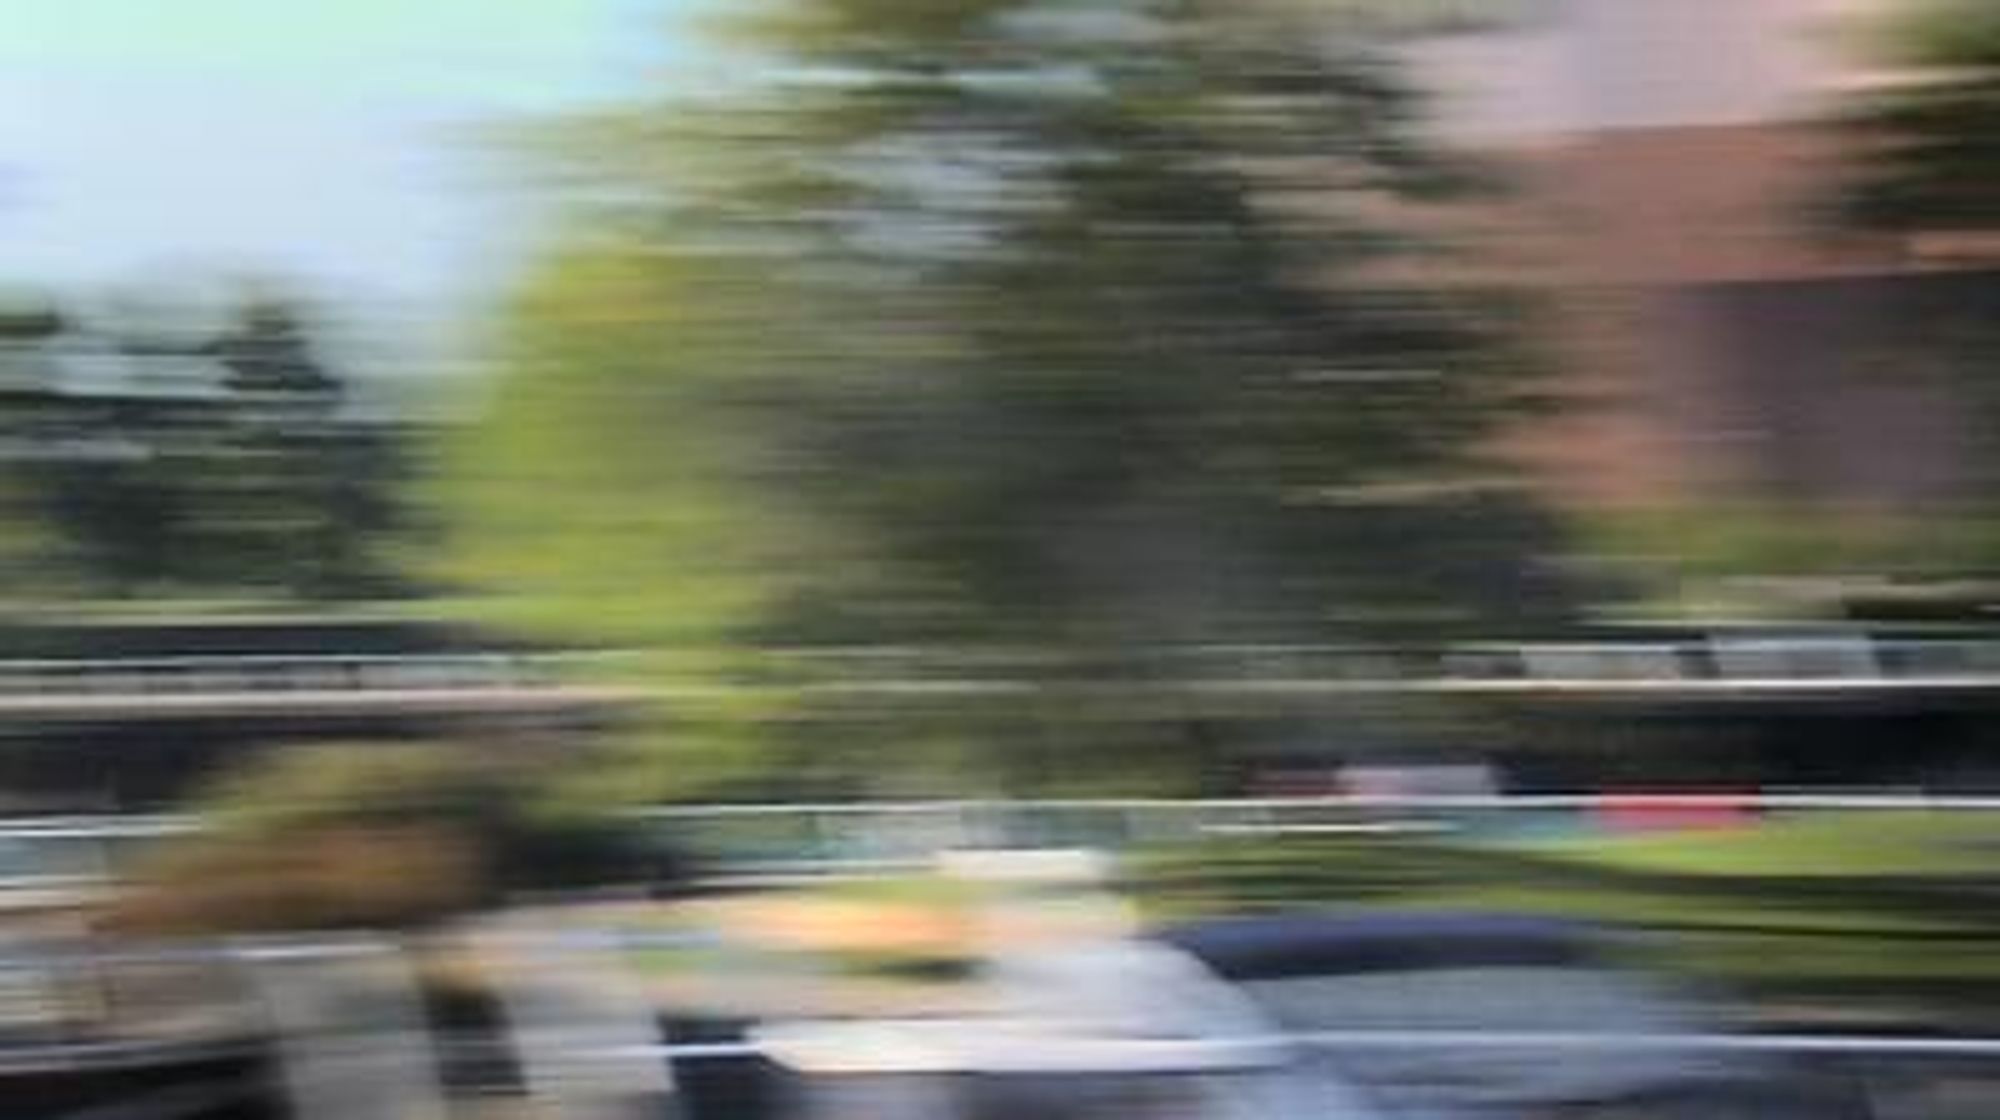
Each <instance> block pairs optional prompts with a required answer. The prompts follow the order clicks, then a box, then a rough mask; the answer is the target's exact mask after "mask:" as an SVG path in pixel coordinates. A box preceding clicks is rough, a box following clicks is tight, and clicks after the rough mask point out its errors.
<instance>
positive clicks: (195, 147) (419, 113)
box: [0, 0, 699, 316]
mask: <svg viewBox="0 0 2000 1120" xmlns="http://www.w3.org/2000/svg"><path fill="white" fill-rule="evenodd" d="M693 3H694V0H0V282H13V283H28V284H37V285H51V286H55V287H57V288H59V289H64V290H70V291H75V290H78V289H87V288H89V287H92V286H95V285H100V284H103V283H108V282H116V281H119V280H121V279H127V278H132V277H140V276H145V275H149V274H157V275H169V274H172V273H173V272H175V271H179V270H183V269H186V268H189V267H193V268H197V269H200V268H256V269H275V270H279V271H283V272H288V273H292V274H297V275H302V276H305V277H309V278H311V279H313V280H316V281H318V282H321V283H323V284H326V285H328V286H329V288H330V289H332V290H345V291H348V292H351V293H353V294H354V295H355V296H356V297H358V298H360V299H361V300H362V301H363V302H365V303H368V304H371V305H376V306H380V307H395V308H403V309H407V310H408V311H409V312H410V313H411V314H414V315H423V316H450V315H456V314H462V313H463V311H464V309H465V308H466V306H467V305H468V304H469V303H470V302H472V301H473V300H475V299H476V297H477V295H478V294H479V292H480V290H481V288H482V285H484V284H487V283H490V280H491V278H492V277H494V276H495V275H497V274H500V273H501V272H503V271H504V269H505V267H506V266H507V264H508V263H509V261H510V260H511V259H512V256H513V254H515V253H517V252H518V247H519V245H520V239H521V236H522V235H523V232H524V231H523V230H522V229H521V226H522V219H523V212H522V210H521V209H520V207H519V206H518V205H516V204H514V201H513V200H512V199H510V196H509V192H507V191H506V190H504V189H502V187H501V185H500V184H501V182H502V178H501V176H500V174H499V169H498V167H497V166H496V165H495V163H496V161H494V160H493V159H492V157H491V156H490V155H483V154H482V153H481V151H480V148H479V146H478V145H477V144H476V143H474V142H472V141H470V140H469V139H468V136H467V134H468V133H469V132H471V131H472V130H473V129H474V127H475V126H477V125H480V124H481V123H482V122H485V123H491V122H498V121H504V120H507V119H510V118H517V117H520V116H522V115H525V114H531V113H537V112H544V111H552V110H560V109H562V108H564V107H568V106H574V105H579V104H585V103H588V102H590V101H592V100H593V99H598V98H604V97H613V96H616V95H618V94H619V93H621V92H623V91H627V90H630V89H633V88H636V87H639V86H641V85H643V84H644V83H647V82H649V81H657V80H659V78H660V76H661V74H662V73H663V72H664V73H673V72H684V71H685V70H686V69H687V68H688V67H689V66H690V65H691V64H692V63H691V60H693V59H696V58H698V57H699V55H698V54H697V53H696V52H695V51H694V49H693V48H692V46H691V44H690V41H689V39H690V37H689V35H688V34H687V31H686V28H685V26H684V25H685V24H686V23H687V22H688V20H687V16H688V15H689V14H690V12H691V9H692V6H693Z"/></svg>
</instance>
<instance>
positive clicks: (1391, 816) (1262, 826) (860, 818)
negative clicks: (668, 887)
mask: <svg viewBox="0 0 2000 1120" xmlns="http://www.w3.org/2000/svg"><path fill="white" fill-rule="evenodd" d="M1605 810H1616V811H1619V812H1624V813H1633V812H1637V813H1640V814H1644V813H1646V812H1649V811H1650V812H1658V813H1661V814H1676V813H1695V814H1700V813H1738V814H1744V815H1746V816H1750V815H1771V814H1780V815H1782V814H1797V813H1819V812H1847V813H1908V812H1928V813H1951V814H1965V813H2000V797H1970V796H1952V795H1937V794H1927V793H1915V792H1907V793H1898V792H1888V793H1882V792H1866V793H1784V792H1776V793H1749V792H1746V793H1663V794H1631V793H1620V794H1599V793H1558V794H1432V795H1348V796H1337V797H1292V798H1219V799H1208V800H1177V799H1163V798H1100V799H1078V800H1062V799H1041V800H1017V801H1004V800H990V799H965V800H952V801H848V802H823V803H764V804H734V805H730V804H723V805H669V806H660V807H656V808H652V809H644V810H639V811H638V812H636V813H634V814H632V817H633V819H634V821H635V822H636V823H637V824H639V825H640V826H641V827H652V828H657V829H659V830H661V832H662V834H663V839H665V840H666V841H667V842H668V843H670V844H672V845H675V846H678V847H680V848H681V849H683V850H687V851H691V852H692V853H694V854H696V855H697V856H699V857H703V859H704V861H705V862H706V863H708V865H709V866H710V867H711V868H712V869H713V871H714V873H715V874H717V875H718V876H721V877H724V878H728V879H750V880H759V881H761V880H764V879H770V878H783V879H811V878H821V877H825V876H827V875H839V874H871V873H873V874H879V873H884V872H896V871H907V870H911V869H913V868H916V867H921V866H923V865H924V862H923V861H924V860H926V859H928V858H929V857H930V856H932V855H934V854H935V853H937V852H940V851H945V850H950V849H953V848H968V847H1048V846H1074V845H1078V844H1083V845H1087V846H1092V847H1104V848H1120V847H1128V846H1138V845H1144V844H1147V843H1155V842H1161V841H1168V842H1172V841H1187V840H1199V839H1202V838H1207V837H1227V836H1257V835H1325V834H1364V833H1365V834H1381V833H1384V832H1392V833H1412V834H1414V833H1437V832H1447V831H1451V830H1454V829H1458V828H1462V827H1474V826H1477V825H1480V824H1484V823H1490V822H1495V821H1500V822H1505V821H1508V820H1512V819H1516V818H1522V817H1529V816H1536V815H1540V816H1564V817H1570V816H1581V815H1589V814H1593V813H1597V812H1601V811H1605ZM200 827H201V825H200V822H199V821H198V820H197V819H196V818H194V817H191V816H144V817H118V816H106V817H89V816H85V817H77V816H70V817H48V818H16V819H12V820H7V819H0V897H4V896H5V893H6V892H8V891H22V890H37V891H49V890H55V889H59V888H62V889H71V888H73V889H78V890H86V889H89V888H90V887H92V886H93V885H101V884H102V883H104V882H106V881H108V880H110V879H113V878H115V876H116V872H117V868H118V866H119V864H120V863H121V862H122V859H123V857H124V855H125V854H126V853H128V852H130V851H133V850H136V849H138V848H141V847H143V846H144V845H146V844H148V843H151V842H154V841H157V840H160V839H163V838H168V837H172V836H176V835H183V834H186V833H189V832H194V831H198V830H199V829H200Z"/></svg>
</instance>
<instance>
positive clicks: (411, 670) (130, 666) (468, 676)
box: [0, 653, 593, 698]
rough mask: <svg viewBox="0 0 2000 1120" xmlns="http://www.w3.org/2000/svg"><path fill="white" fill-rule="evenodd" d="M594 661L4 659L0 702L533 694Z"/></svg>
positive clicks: (559, 657)
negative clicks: (416, 692) (428, 692)
mask: <svg viewBox="0 0 2000 1120" xmlns="http://www.w3.org/2000/svg"><path fill="white" fill-rule="evenodd" d="M590 660H593V658H592V657H591V656H590V655H578V654H522V653H453V654H421V655H379V654H370V655H344V654H324V655H322V654H312V655H260V656H212V655H203V656H191V657H146V658H108V659H55V658H49V659H7V660H0V698H5V697H15V696H49V695H77V696H131V695H142V696H144V695H205V694H214V693H241V692H343V691H365V690H378V689H382V690H388V689H393V690H412V689H460V688H531V687H537V686H546V685H555V684H560V683H562V682H563V681H564V680H565V679H567V678H570V677H574V676H575V675H576V674H575V670H576V668H577V667H578V666H579V665H580V664H583V663H587V662H588V661H590Z"/></svg>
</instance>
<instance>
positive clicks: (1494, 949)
mask: <svg viewBox="0 0 2000 1120" xmlns="http://www.w3.org/2000/svg"><path fill="white" fill-rule="evenodd" d="M1160 937H1161V939H1162V940H1163V941H1164V942H1165V943H1166V944H1168V945H1170V946H1172V947H1174V948H1175V949H1177V950H1179V951H1180V952H1182V953H1185V954H1187V955H1189V956H1191V957H1193V958H1194V959H1196V960H1198V961H1199V962H1200V963H1201V964H1202V965H1204V966H1205V967H1206V968H1207V970H1208V971H1209V972H1210V973H1212V974H1214V975H1215V976H1217V977H1219V978H1221V979H1222V980H1224V981H1226V982H1228V983H1229V984H1230V985H1232V986H1234V987H1235V988H1236V989H1237V990H1239V991H1241V992H1243V993H1244V994H1245V995H1246V996H1247V997H1248V998H1249V1000H1250V1002H1251V1003H1252V1004H1254V1005H1255V1006H1256V1007H1257V1008H1258V1009H1259V1011H1260V1012H1261V1013H1262V1014H1263V1015H1264V1016H1266V1017H1267V1018H1268V1019H1269V1021H1270V1022H1271V1024H1272V1025H1273V1026H1274V1027H1275V1028H1276V1029H1277V1030H1278V1031H1281V1032H1283V1033H1284V1034H1285V1035H1288V1036H1292V1037H1295V1038H1300V1039H1301V1043H1300V1048H1299V1059H1298V1060H1299V1061H1300V1062H1301V1063H1303V1064H1306V1065H1310V1066H1319V1067H1324V1068H1325V1069H1326V1070H1327V1072H1328V1073H1330V1074H1332V1075H1334V1076H1335V1077H1337V1078H1338V1080H1339V1081H1341V1082H1343V1083H1345V1084H1350V1085H1356V1086H1360V1087H1361V1089H1362V1090H1363V1092H1365V1093H1366V1094H1368V1096H1369V1097H1370V1098H1371V1100H1372V1102H1373V1103H1374V1105H1375V1107H1376V1108H1377V1109H1378V1110H1380V1111H1381V1112H1383V1113H1384V1114H1385V1115H1388V1116H1409V1117H1424V1118H1427V1120H1430V1118H1452V1120H1457V1118H1461V1117H1478V1118H1481V1120H1486V1118H1502V1117H1504V1118H1508V1120H1512V1118H1515V1117H1522V1118H1528V1117H1592V1118H1595V1117H1632V1118H1646V1120H1652V1118H1655V1117H1659V1118H1666V1117H1672V1118H1675V1120H1679V1118H1681V1117H1686V1118H1687V1120H1695V1118H1697V1117H1700V1118H1710V1120H1728V1118H1734V1117H1745V1118H1748V1117H1753V1116H1754V1117H1764V1118H1773V1120H1784V1118H1790V1117H1798V1118H1805V1117H1825V1118H1830V1120H1847V1118H1857V1120H1858V1118H1860V1117H1865V1116H1867V1115H1868V1109H1867V1107H1866V1102H1865V1099H1864V1098H1862V1097H1861V1095H1860V1094H1858V1093H1854V1092H1850V1091H1848V1090H1847V1089H1846V1088H1845V1087H1844V1086H1842V1085H1840V1084H1838V1083H1835V1082H1832V1081H1829V1080H1827V1079H1825V1078H1822V1077H1818V1076H1812V1075H1809V1074H1808V1072H1807V1071H1805V1070H1803V1069H1802V1068H1799V1067H1795V1066H1794V1065H1792V1064H1791V1063H1788V1062H1786V1061H1784V1060H1782V1059H1780V1058H1778V1057H1774V1056H1771V1055H1767V1054H1763V1053H1756V1052H1748V1051H1745V1050H1741V1049H1736V1048H1731V1047H1715V1046H1704V1045H1695V1044H1676V1043H1674V1042H1672V1041H1662V1040H1667V1039H1682V1040H1685V1039H1688V1038H1690V1037H1691V1036H1701V1037H1704V1038H1709V1039H1713V1038H1715V1037H1717V1036H1718V1034H1719V1032H1720V1028H1719V1026H1718V1024H1716V1023H1715V1022H1714V1021H1713V1017H1712V1016H1711V1015H1710V1014H1708V1013H1707V1012H1706V1011H1705V1010H1704V1009H1703V1008H1702V1007H1701V1005H1700V1004H1699V1003H1697V1002H1696V1001H1694V1000H1692V999H1690V998H1688V996H1687V995H1686V994H1685V993H1684V992H1681V991H1679V990H1677V989H1674V988H1671V987H1669V986H1668V985H1666V984H1664V983H1662V982H1661V981H1659V980H1658V979H1656V978H1655V977H1654V976H1652V975H1651V974H1650V973H1648V972H1645V971H1643V970H1640V969H1637V968H1634V967H1631V966H1629V965H1628V964H1627V963H1626V962H1625V960H1624V958H1623V956H1622V955H1621V954H1620V953H1619V952H1618V951H1617V949H1616V945H1615V941H1614V939H1612V938H1610V937H1608V936H1607V935H1606V934H1605V933H1603V932H1602V931H1599V930H1597V929H1594V928H1592V927H1589V926H1586V925H1582V924H1577V923H1571V922H1564V921H1556V920H1549V919H1543V918H1531V917H1516V916H1507V915H1491V914H1463V913H1390V914H1380V913H1378V914H1367V915H1305V916H1288V917H1273V918H1250V919H1233V920H1225V921H1217V922H1209V923H1202V924H1195V925H1187V926H1181V927H1177V928H1172V929H1169V930H1166V931H1164V932H1163V933H1161V934H1160ZM1656 1042H1659V1043H1660V1044H1656Z"/></svg>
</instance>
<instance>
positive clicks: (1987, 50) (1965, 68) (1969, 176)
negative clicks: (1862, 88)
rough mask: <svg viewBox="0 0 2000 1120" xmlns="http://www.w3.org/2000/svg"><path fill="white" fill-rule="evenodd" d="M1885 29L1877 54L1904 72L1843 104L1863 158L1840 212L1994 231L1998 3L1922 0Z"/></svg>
mask: <svg viewBox="0 0 2000 1120" xmlns="http://www.w3.org/2000/svg"><path fill="white" fill-rule="evenodd" d="M1881 32H1882V33H1881V35H1880V39H1879V53H1880V54H1882V55H1883V58H1884V61H1885V62H1887V63H1889V64H1891V65H1893V66H1895V67H1897V68H1899V69H1901V70H1902V71H1904V72H1905V74H1906V76H1907V77H1908V79H1909V80H1908V81H1903V82H1897V83H1894V84H1891V85H1889V86H1887V87H1886V88H1884V89H1881V90H1874V91H1870V92H1868V93H1866V94H1865V95H1862V96H1860V97H1859V98H1857V99H1856V101H1855V102H1854V103H1853V104H1852V105H1850V106H1849V107H1848V111H1847V113H1846V114H1845V116H1844V118H1843V123H1844V125H1845V126H1846V127H1847V128H1848V129H1849V130H1850V133H1851V135H1852V136H1853V137H1854V138H1855V139H1856V140H1857V141H1858V142H1859V144H1860V153H1861V155H1862V156H1863V157H1864V158H1863V159H1862V160H1861V161H1860V163H1859V165H1858V167H1857V168H1856V174H1855V176H1854V178H1853V181H1852V182H1850V183H1849V184H1848V199H1847V203H1848V204H1847V206H1846V208H1845V214H1846V217H1847V218H1848V219H1849V221H1851V222H1852V223H1854V224H1856V225H1858V226H1861V227H1863V228H1867V229H1877V230H1893V231H1897V232H1905V233H1909V232H1932V231H1954V232H1968V231H1974V232H1976V231H1992V230H2000V9H1996V8H1995V7H1994V6H1993V5H1992V4H1988V3H1983V2H1981V0H1923V2H1921V3H1917V4H1914V5H1912V6H1911V7H1910V8H1909V9H1908V10H1905V11H1902V12H1899V14H1898V15H1897V17H1896V19H1895V21H1894V22H1893V23H1892V24H1890V25H1888V26H1887V27H1885V28H1883V29H1881Z"/></svg>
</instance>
